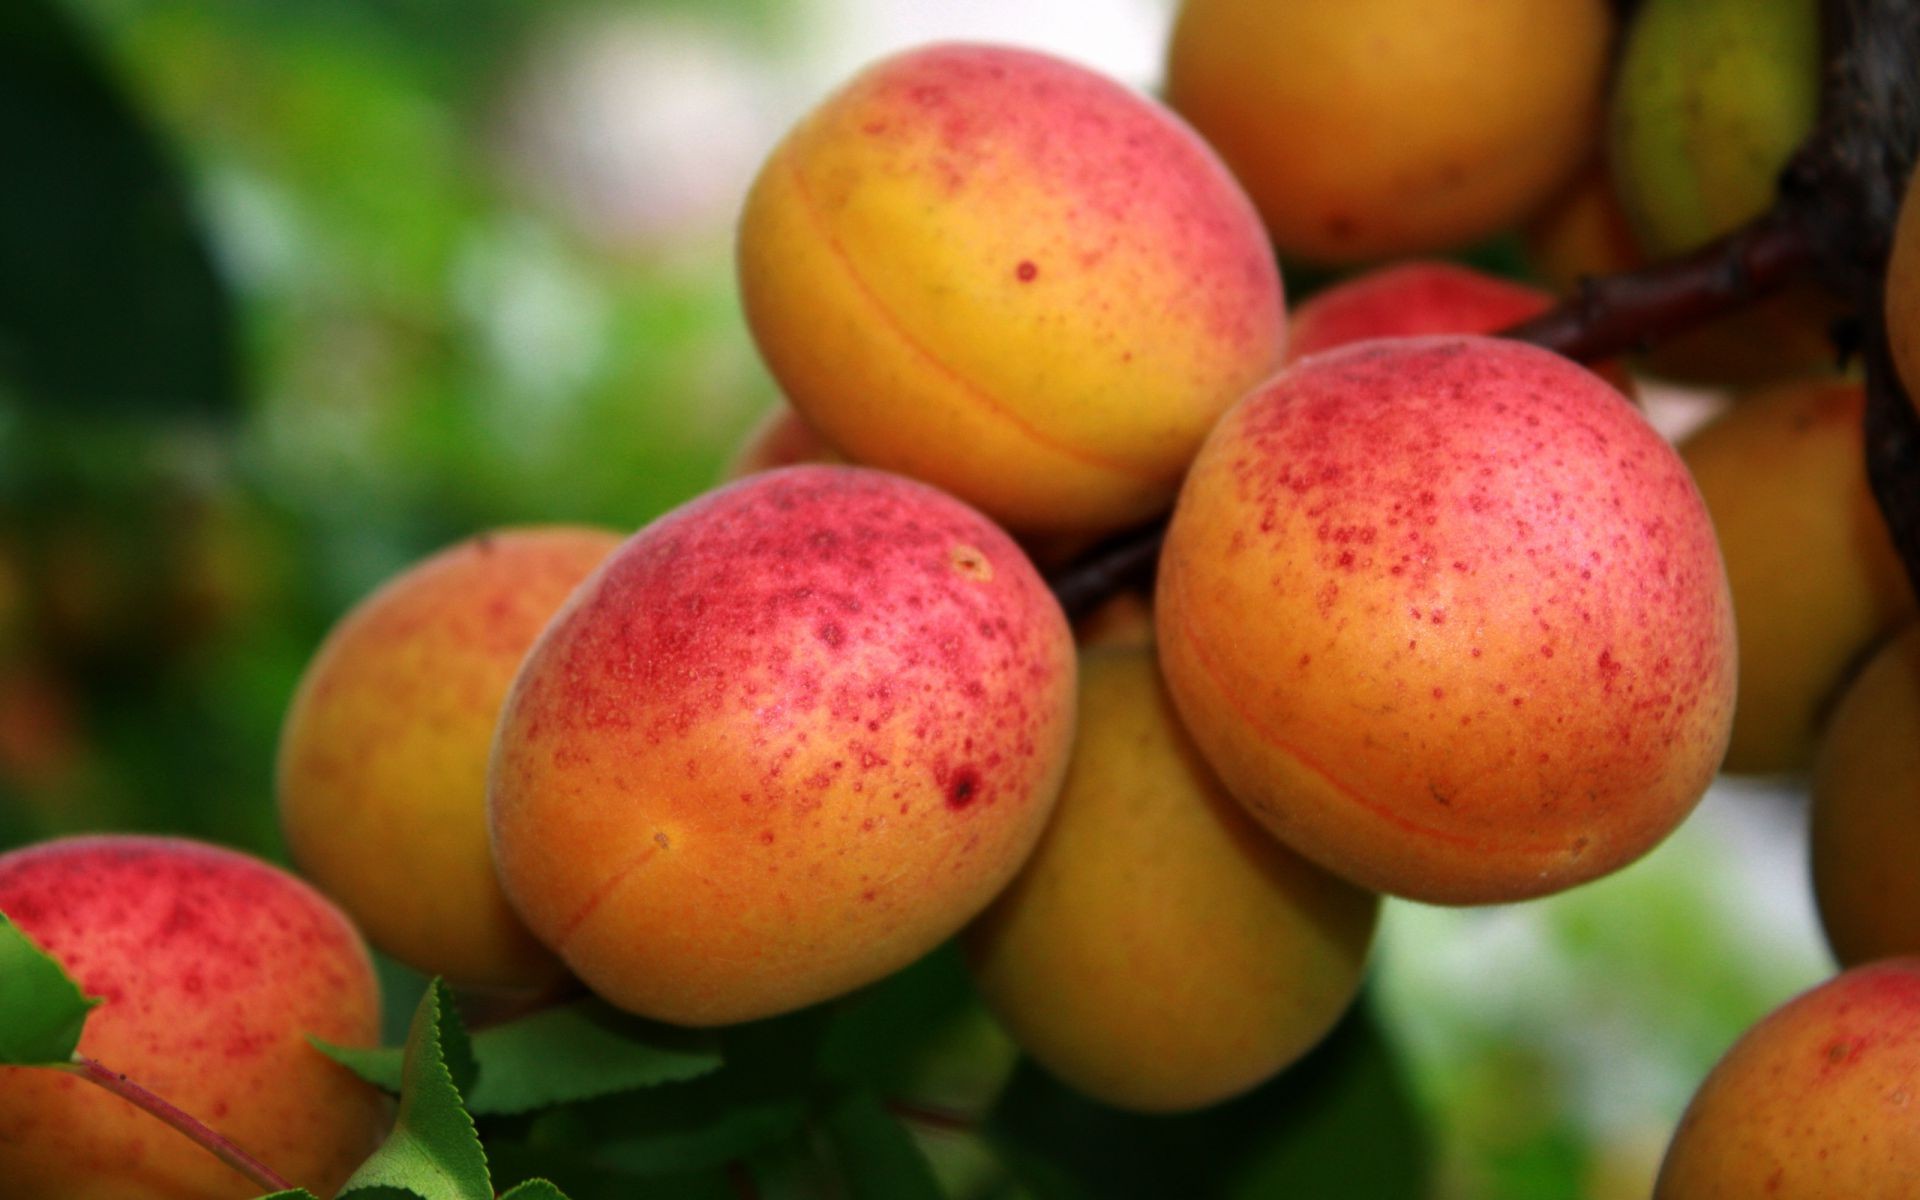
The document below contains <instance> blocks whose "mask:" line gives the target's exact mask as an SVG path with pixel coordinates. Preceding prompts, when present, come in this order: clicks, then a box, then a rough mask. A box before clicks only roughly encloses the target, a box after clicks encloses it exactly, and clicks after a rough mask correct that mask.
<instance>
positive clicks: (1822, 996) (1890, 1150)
mask: <svg viewBox="0 0 1920 1200" xmlns="http://www.w3.org/2000/svg"><path fill="white" fill-rule="evenodd" d="M1917 1079H1920V960H1916V959H1912V958H1899V959H1890V960H1887V961H1885V962H1878V963H1874V964H1872V965H1870V966H1864V967H1856V968H1854V969H1853V970H1851V971H1847V972H1845V973H1844V974H1842V975H1839V976H1837V977H1836V978H1833V979H1830V980H1828V981H1827V982H1825V983H1823V984H1821V985H1819V986H1818V987H1815V988H1813V989H1811V990H1810V991H1807V992H1803V993H1802V994H1800V995H1799V996H1796V997H1794V998H1793V999H1792V1000H1790V1001H1788V1002H1787V1003H1786V1004H1784V1005H1782V1006H1781V1007H1780V1008H1778V1009H1776V1010H1774V1011H1773V1012H1772V1013H1771V1014H1769V1015H1768V1016H1766V1017H1765V1018H1763V1019H1762V1020H1761V1021H1760V1023H1759V1024H1757V1025H1755V1026H1754V1027H1753V1028H1751V1029H1749V1030H1748V1031H1747V1032H1746V1033H1744V1034H1742V1035H1741V1036H1740V1040H1739V1041H1737V1042H1735V1043H1734V1044H1733V1047H1732V1048H1731V1049H1730V1050H1728V1051H1727V1053H1726V1056H1725V1057H1724V1058H1722V1059H1721V1060H1720V1061H1719V1062H1718V1063H1717V1064H1715V1066H1714V1068H1713V1070H1712V1072H1710V1073H1709V1074H1708V1075H1707V1078H1706V1081H1705V1082H1704V1083H1702V1084H1701V1085H1700V1090H1699V1091H1698V1092H1696V1093H1695V1094H1694V1097H1693V1101H1692V1102H1691V1103H1690V1104H1688V1105H1687V1111H1686V1115H1685V1116H1683V1117H1682V1118H1681V1119H1680V1127H1679V1128H1678V1129H1677V1130H1676V1131H1675V1132H1674V1135H1673V1141H1672V1143H1671V1144H1670V1145H1669V1146H1668V1147H1667V1156H1666V1160H1665V1161H1664V1162H1663V1163H1661V1166H1660V1179H1659V1182H1658V1183H1656V1184H1655V1185H1654V1193H1653V1194H1654V1200H1722V1198H1724V1200H1748V1198H1749V1197H1766V1198H1767V1200H1832V1198H1835V1197H1841V1196H1844V1197H1846V1200H1907V1198H1908V1197H1911V1196H1913V1195H1915V1194H1920V1123H1916V1122H1915V1121H1914V1119H1913V1099H1914V1089H1915V1087H1916V1086H1917V1085H1916V1083H1915V1080H1917Z"/></svg>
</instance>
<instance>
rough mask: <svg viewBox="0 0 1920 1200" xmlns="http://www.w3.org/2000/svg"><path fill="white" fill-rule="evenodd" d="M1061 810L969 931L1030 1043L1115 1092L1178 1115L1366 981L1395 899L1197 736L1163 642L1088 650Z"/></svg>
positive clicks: (1300, 1035) (1295, 1041) (1247, 1072)
mask: <svg viewBox="0 0 1920 1200" xmlns="http://www.w3.org/2000/svg"><path fill="white" fill-rule="evenodd" d="M1080 666H1081V676H1080V680H1081V686H1080V732H1079V736H1078V740H1077V742H1076V744H1075V747H1074V758H1073V765H1072V766H1071V767H1070V768H1069V769H1068V771H1067V779H1066V783H1065V785H1064V786H1063V788H1062V790H1061V794H1060V803H1059V805H1058V806H1057V807H1056V808H1055V810H1054V815H1053V820H1052V821H1051V822H1050V823H1049V824H1048V826H1047V832H1046V834H1045V836H1044V837H1043V838H1042V839H1041V841H1040V845H1039V847H1038V848H1037V849H1036V850H1035V851H1034V853H1033V857H1032V858H1030V859H1029V860H1028V861H1027V865H1026V867H1025V868H1024V869H1023V870H1022V871H1021V873H1020V875H1019V877H1018V878H1017V879H1016V880H1015V881H1014V883H1013V885H1012V886H1011V887H1009V888H1008V889H1007V890H1006V891H1005V892H1003V893H1002V894H1001V896H1000V898H999V899H998V900H996V901H994V903H993V906H992V907H991V908H989V909H988V910H987V912H986V913H985V915H983V916H982V917H981V919H980V920H979V921H978V922H976V923H975V924H974V926H973V927H972V928H971V929H969V930H968V932H967V937H966V942H967V948H968V951H969V956H970V958H971V960H972V965H973V971H974V977H975V980H976V981H977V982H978V984H979V987H980V991H981V994H982V996H983V997H984V998H985V999H986V1001H987V1004H988V1006H989V1007H991V1008H992V1009H993V1010H994V1013H995V1015H996V1016H998V1017H999V1018H1000V1021H1001V1023H1002V1024H1003V1025H1005V1026H1006V1027H1007V1029H1008V1031H1009V1032H1011V1033H1012V1034H1013V1036H1014V1039H1015V1040H1016V1041H1018V1042H1019V1043H1020V1045H1021V1047H1022V1048H1023V1049H1024V1050H1025V1051H1026V1052H1027V1053H1029V1054H1031V1055H1032V1056H1033V1057H1034V1058H1035V1059H1036V1060H1037V1061H1039V1063H1040V1064H1041V1065H1042V1066H1044V1067H1046V1068H1047V1069H1048V1070H1049V1071H1051V1072H1052V1073H1054V1074H1055V1075H1057V1076H1058V1077H1059V1078H1060V1079H1061V1080H1063V1081H1064V1082H1066V1083H1067V1084H1068V1085H1070V1086H1072V1087H1074V1088H1077V1089H1078V1090H1080V1091H1082V1092H1084V1093H1086V1094H1087V1095H1089V1096H1092V1097H1093V1098H1094V1099H1096V1100H1099V1101H1101V1102H1102V1103H1105V1104H1111V1105H1115V1106H1117V1107H1120V1108H1128V1109H1134V1110H1137V1111H1143V1112H1177V1111H1182V1110H1186V1109H1193V1108H1199V1107H1202V1106H1204V1105H1208V1104H1212V1103H1215V1102H1216V1101H1220V1100H1224V1099H1226V1098H1227V1097H1229V1096H1233V1095H1237V1094H1238V1093H1240V1092H1243V1091H1245V1090H1247V1089H1248V1088H1251V1087H1253V1086H1255V1085H1256V1084H1258V1083H1260V1082H1261V1081H1262V1080H1264V1079H1267V1078H1268V1077H1270V1076H1272V1075H1273V1074H1275V1073H1276V1072H1278V1071H1280V1070H1281V1069H1282V1068H1284V1067H1285V1066H1287V1065H1288V1064H1289V1063H1291V1062H1293V1061H1294V1060H1295V1059H1297V1058H1299V1057H1300V1055H1302V1054H1304V1053H1305V1052H1306V1051H1307V1050H1309V1049H1311V1048H1312V1047H1313V1046H1314V1045H1316V1044H1317V1043H1318V1042H1319V1041H1320V1039H1321V1038H1322V1037H1324V1036H1325V1035H1326V1033H1327V1031H1328V1030H1329V1029H1331V1028H1332V1027H1333V1023H1334V1021H1335V1020H1336V1019H1337V1018H1338V1017H1339V1016H1340V1014H1341V1013H1342V1012H1344V1011H1345V1010H1346V1008H1347V1005H1348V1004H1349V1003H1351V1002H1352V1000H1353V997H1354V994H1355V992H1356V991H1357V990H1358V989H1359V985H1360V978H1361V973H1362V971H1363V969H1364V966H1365V962H1366V955H1367V946H1368V944H1369V942H1370V941H1371V939H1372V935H1373V928H1374V924H1375V920H1376V918H1377V916H1378V913H1379V908H1380V904H1379V897H1378V896H1376V895H1374V894H1373V893H1371V892H1365V891H1362V890H1360V889H1358V888H1356V887H1353V886H1352V885H1351V884H1348V883H1346V882H1345V881H1343V880H1341V879H1338V878H1336V877H1334V876H1332V875H1329V874H1327V873H1326V872H1324V871H1322V870H1320V869H1319V868H1318V867H1315V866H1314V865H1313V864H1311V863H1309V862H1307V861H1306V860H1305V859H1303V858H1301V857H1299V856H1298V855H1296V854H1294V853H1293V852H1292V851H1290V850H1288V849H1287V848H1286V847H1284V846H1282V845H1281V844H1280V843H1279V842H1277V841H1275V840H1274V839H1273V838H1272V837H1270V836H1268V834H1267V832H1266V831H1265V830H1264V829H1262V828H1260V827H1259V826H1258V825H1257V824H1255V823H1254V822H1253V821H1252V819H1250V818H1249V817H1248V816H1247V815H1246V813H1245V812H1243V811H1242V810H1241V808H1240V806H1239V805H1237V804H1235V803H1234V801H1233V798H1232V797H1231V796H1229V795H1227V793H1226V790H1225V789H1224V788H1222V787H1221V786H1220V784H1219V782H1218V781H1217V780H1216V779H1215V778H1214V777H1213V773H1212V772H1211V771H1210V770H1208V768H1207V766H1206V764H1205V762H1203V761H1202V760H1201V758H1200V754H1199V751H1198V750H1196V749H1194V747H1193V744H1192V742H1191V740H1190V739H1189V738H1188V737H1187V735H1186V732H1185V730H1183V729H1182V728H1181V727H1180V722H1179V717H1178V716H1177V715H1176V714H1175V712H1174V710H1173V704H1172V701H1171V700H1169V699H1168V697H1167V695H1166V691H1165V688H1164V687H1163V686H1162V684H1161V682H1160V677H1159V672H1158V669H1157V668H1156V666H1155V663H1154V658H1153V654H1152V652H1151V650H1149V649H1146V648H1143V647H1127V648H1115V649H1108V650H1103V651H1095V652H1092V653H1089V654H1086V655H1084V656H1083V657H1082V659H1081V664H1080Z"/></svg>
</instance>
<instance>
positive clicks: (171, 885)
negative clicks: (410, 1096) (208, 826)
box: [0, 836, 388, 1200]
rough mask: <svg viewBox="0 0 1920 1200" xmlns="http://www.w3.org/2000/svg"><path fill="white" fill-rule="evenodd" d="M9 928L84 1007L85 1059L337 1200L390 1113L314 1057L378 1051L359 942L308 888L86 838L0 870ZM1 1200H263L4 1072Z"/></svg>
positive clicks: (207, 1159) (199, 848)
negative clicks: (42, 955) (40, 951)
mask: <svg viewBox="0 0 1920 1200" xmlns="http://www.w3.org/2000/svg"><path fill="white" fill-rule="evenodd" d="M0 912H5V913H6V914H7V915H8V916H10V917H12V918H13V919H14V921H15V922H17V923H18V924H19V926H20V927H21V929H23V930H24V931H25V932H26V933H27V935H28V936H29V937H31V938H32V939H33V940H34V941H35V942H37V943H38V944H39V945H40V946H41V947H42V948H44V949H46V950H47V951H48V952H49V953H51V954H52V955H53V956H54V957H55V958H57V959H59V960H60V961H61V962H62V963H63V964H64V965H65V966H66V968H67V970H68V972H69V973H70V974H72V975H73V977H74V978H75V980H76V981H77V982H78V983H79V984H80V986H81V988H82V990H84V991H85V992H87V993H88V994H90V995H94V996H99V997H101V998H103V999H104V1001H105V1002H104V1003H102V1004H101V1005H100V1006H99V1007H98V1008H96V1009H94V1010H93V1012H92V1013H91V1014H90V1015H89V1016H88V1018H87V1024H86V1029H85V1031H84V1032H83V1033H82V1034H81V1037H80V1053H81V1054H84V1055H86V1056H88V1057H90V1058H93V1059H96V1060H98V1061H99V1062H101V1063H102V1064H104V1065H105V1066H107V1067H108V1068H109V1069H111V1070H114V1071H118V1072H123V1073H125V1074H126V1075H127V1076H128V1077H129V1078H131V1079H132V1080H134V1081H135V1082H136V1083H139V1084H141V1085H142V1086H144V1087H146V1088H147V1089H148V1090H150V1091H152V1092H155V1093H157V1094H158V1095H160V1096H161V1097H162V1098H164V1099H166V1100H168V1101H170V1102H171V1103H173V1104H174V1105H175V1106H177V1107H179V1108H181V1109H183V1110H185V1111H186V1112H187V1113H189V1114H191V1115H193V1116H194V1117H197V1118H199V1119H200V1120H201V1121H203V1122H205V1123H206V1124H207V1125H209V1126H211V1127H213V1128H214V1129H215V1130H217V1131H218V1132H220V1133H221V1134H222V1135H224V1136H225V1137H227V1138H229V1139H230V1140H232V1141H233V1142H234V1143H235V1144H237V1145H239V1146H240V1147H241V1148H242V1149H243V1150H245V1151H247V1152H248V1153H249V1154H251V1155H253V1156H254V1157H255V1158H257V1159H258V1160H260V1161H261V1162H263V1163H265V1164H266V1165H267V1166H268V1167H270V1168H272V1169H273V1170H274V1171H275V1172H277V1173H278V1174H280V1175H282V1176H285V1177H286V1178H288V1179H290V1180H291V1181H293V1182H294V1183H295V1184H297V1185H300V1186H303V1187H306V1188H310V1189H312V1190H314V1191H316V1192H317V1193H319V1194H320V1195H322V1196H331V1195H332V1194H333V1193H334V1190H335V1189H336V1188H338V1187H339V1186H340V1185H341V1184H342V1183H344V1182H345V1181H346V1179H347V1176H348V1175H350V1174H351V1173H352V1172H353V1170H354V1168H356V1167H357V1166H359V1164H360V1162H361V1161H362V1160H363V1159H365V1158H366V1156H367V1155H369V1154H371V1153H372V1152H373V1149H374V1147H375V1146H376V1145H377V1144H378V1143H379V1139H380V1137H381V1134H382V1133H383V1131H384V1129H385V1125H386V1120H387V1111H388V1110H387V1102H386V1100H385V1098H384V1097H383V1096H382V1095H381V1094H380V1093H379V1092H378V1091H376V1090H375V1089H374V1088H372V1087H370V1086H368V1085H367V1084H364V1083H362V1082H361V1081H360V1080H358V1079H357V1078H355V1077H354V1076H353V1075H352V1074H351V1073H350V1072H348V1071H347V1070H346V1069H345V1068H343V1067H341V1066H338V1065H337V1064H335V1063H334V1062H333V1061H332V1060H330V1059H328V1058H327V1057H326V1056H325V1055H323V1054H321V1053H320V1052H319V1051H318V1050H315V1049H314V1048H313V1047H312V1046H311V1045H310V1044H308V1042H307V1038H308V1036H309V1035H313V1036H317V1037H321V1038H324V1039H326V1040H328V1041H330V1042H335V1043H338V1044H343V1045H372V1044H376V1043H377V1042H378V1040H379V1036H380V994H379V984H378V982H377V981H376V980H375V978H374V974H373V967H372V964H371V963H370V962H369V961H368V959H367V951H366V947H365V946H364V945H362V943H361V941H360V936H359V934H358V933H356V932H355V931H354V929H353V926H352V925H350V924H349V923H348V922H347V919H346V917H344V916H343V915H342V914H341V913H340V911H339V910H338V909H336V908H334V906H333V905H332V904H330V903H328V902H327V901H326V900H325V899H324V898H323V897H321V896H320V894H319V893H317V892H315V891H314V890H313V889H312V888H310V887H308V886H307V885H306V884H305V883H302V882H301V881H299V880H297V879H295V878H293V877H292V876H290V875H288V874H286V873H285V872H283V871H280V870H278V869H276V868H274V867H271V866H269V865H267V864H266V863H263V862H260V861H258V860H256V859H253V858H250V857H248V856H247V855H244V854H240V853H238V852H236V851H232V850H226V849H222V848H220V847H216V846H209V845H203V844H200V843H197V842H190V841H183V840H178V839H172V838H156V837H130V836H112V837H87V838H69V839H64V840H61V841H55V842H45V843H41V844H39V845H35V846H29V847H26V848H25V849H21V850H15V851H13V852H11V853H9V854H6V855H0ZM0 1191H4V1192H5V1194H6V1195H8V1196H19V1197H52V1196H58V1197H60V1198H61V1200H210V1198H212V1197H234V1198H235V1200H239V1198H241V1197H247V1196H253V1195H257V1194H258V1192H259V1189H258V1188H256V1187H254V1186H253V1185H252V1184H250V1183H249V1182H248V1181H247V1179H246V1178H245V1177H244V1176H242V1175H240V1174H238V1173H237V1172H235V1171H234V1170H233V1169H232V1168H231V1167H228V1166H227V1165H226V1164H225V1163H222V1162H221V1161H220V1160H219V1159H217V1158H215V1157H214V1156H213V1155H212V1154H210V1153H209V1152H208V1151H207V1150H205V1149H204V1148H202V1147H200V1146H198V1145H195V1144H194V1143H193V1142H192V1141H189V1140H188V1139H187V1138H186V1137H184V1136H182V1135H181V1134H180V1133H179V1132H177V1131H176V1130H174V1129H171V1128H169V1127H167V1126H166V1125H165V1124H163V1123H161V1121H160V1120H159V1119H158V1118H157V1117H153V1116H150V1115H149V1114H147V1113H146V1112H145V1111H143V1110H141V1109H139V1108H136V1107H134V1106H133V1105H132V1104H130V1103H128V1102H127V1101H125V1100H123V1099H121V1098H119V1097H117V1096H113V1095H110V1094H108V1093H107V1092H106V1091H104V1090H102V1089H100V1088H98V1087H95V1086H94V1085H93V1084H91V1083H89V1082H87V1081H85V1080H83V1079H80V1078H78V1077H76V1076H73V1075H68V1074H64V1073H59V1072H54V1071H47V1070H41V1069H29V1068H18V1067H15V1068H0Z"/></svg>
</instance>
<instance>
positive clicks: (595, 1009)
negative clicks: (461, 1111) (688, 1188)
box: [316, 999, 721, 1115]
mask: <svg viewBox="0 0 1920 1200" xmlns="http://www.w3.org/2000/svg"><path fill="white" fill-rule="evenodd" d="M316 1044H318V1045H319V1046H320V1048H321V1049H322V1050H324V1051H325V1052H326V1053H327V1054H329V1055H331V1056H332V1057H333V1058H334V1059H335V1060H336V1061H338V1062H340V1063H341V1064H343V1065H345V1066H346V1067H348V1068H349V1069H351V1070H352V1071H354V1072H355V1073H356V1074H358V1075H359V1076H360V1077H361V1078H362V1079H365V1080H367V1081H368V1082H370V1083H373V1084H376V1085H378V1086H380V1087H383V1088H386V1089H387V1090H388V1091H398V1090H399V1083H400V1063H401V1057H402V1053H401V1050H400V1049H399V1047H390V1048H385V1049H375V1050H368V1049H361V1048H356V1047H351V1046H330V1045H326V1044H324V1043H316ZM470 1062H471V1063H472V1068H471V1069H472V1074H471V1076H470V1078H471V1079H472V1084H471V1086H470V1087H469V1086H467V1085H466V1084H461V1091H462V1093H463V1094H464V1095H465V1096H466V1097H467V1111H468V1112H470V1113H473V1114H475V1115H496V1114H510V1113H523V1112H529V1111H531V1110H533V1109H537V1108H548V1107H551V1106H553V1105H556V1104H570V1103H574V1102H576V1101H581V1100H591V1099H595V1098H597V1097H600V1096H607V1095H611V1094H613V1093H616V1092H623V1091H628V1090H631V1089H634V1088H643V1087H652V1086H655V1085H658V1084H664V1083H677V1082H680V1081H683V1080H688V1079H694V1078H697V1077H699V1076H701V1075H706V1074H708V1073H710V1072H713V1071H715V1070H718V1069H719V1067H720V1063H721V1057H720V1050H719V1041H718V1039H717V1038H715V1037H714V1036H713V1035H712V1034H710V1033H706V1032H701V1031H695V1030H684V1029H675V1028H673V1027H671V1026H667V1025H660V1024H656V1023H654V1022H652V1021H643V1020H641V1019H640V1018H638V1017H631V1016H628V1015H627V1014H625V1013H622V1012H620V1011H619V1010H617V1009H615V1008H613V1007H611V1006H610V1005H608V1004H606V1003H605V1002H604V1001H601V1000H594V999H586V1000H579V1001H575V1002H573V1003H570V1004H562V1005H557V1006H555V1007H553V1008H547V1009H542V1010H541V1011H539V1012H536V1013H532V1014H530V1015H528V1016H525V1017H521V1018H520V1019H519V1020H516V1021H509V1022H507V1023H506V1024H503V1025H495V1026H493V1027H491V1028H489V1029H483V1030H481V1031H480V1032H479V1033H478V1034H475V1035H474V1036H473V1038H472V1041H471V1050H470ZM459 1079H460V1077H459V1074H458V1073H456V1076H455V1081H456V1082H459Z"/></svg>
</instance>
